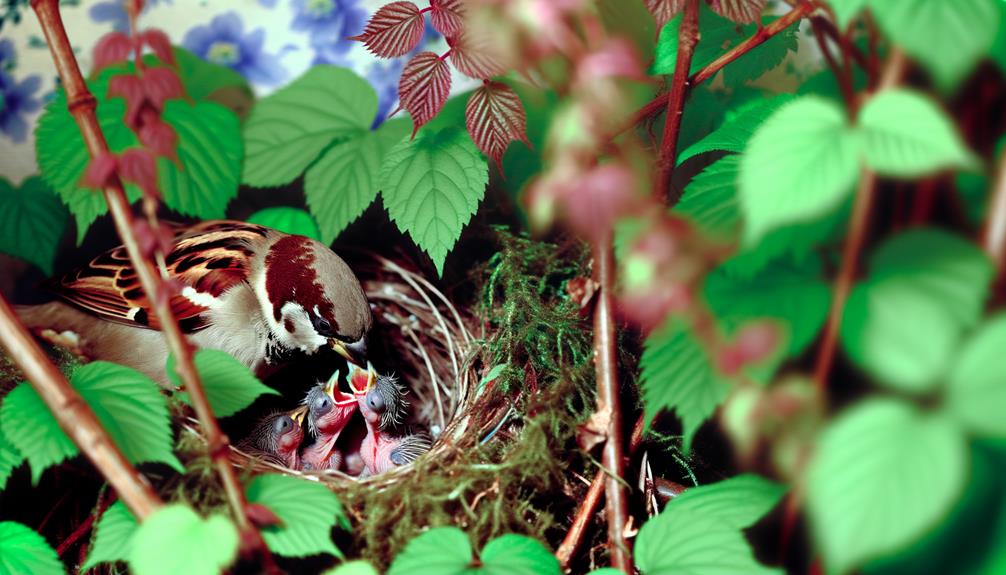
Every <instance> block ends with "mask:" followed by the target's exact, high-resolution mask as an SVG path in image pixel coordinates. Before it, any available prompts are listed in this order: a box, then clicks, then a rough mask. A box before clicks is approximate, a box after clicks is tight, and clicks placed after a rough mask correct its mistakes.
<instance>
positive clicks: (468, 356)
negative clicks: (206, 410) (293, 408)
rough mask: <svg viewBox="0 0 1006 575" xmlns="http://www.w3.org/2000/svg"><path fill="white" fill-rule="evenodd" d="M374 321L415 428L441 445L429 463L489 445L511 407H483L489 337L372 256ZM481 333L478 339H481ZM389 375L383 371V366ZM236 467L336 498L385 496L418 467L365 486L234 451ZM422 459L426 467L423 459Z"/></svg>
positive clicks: (420, 281)
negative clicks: (290, 478) (366, 490)
mask: <svg viewBox="0 0 1006 575" xmlns="http://www.w3.org/2000/svg"><path fill="white" fill-rule="evenodd" d="M354 264H355V265H354V270H355V271H356V272H357V275H358V276H359V277H360V278H361V283H362V284H363V288H364V291H365V292H366V293H367V297H368V298H369V300H370V304H371V308H372V310H373V313H374V322H375V326H374V330H373V332H372V333H374V334H375V335H377V336H378V337H375V338H372V339H373V340H380V341H381V342H384V345H387V346H389V347H390V348H391V350H392V351H393V354H394V357H395V358H396V363H395V366H394V368H395V369H394V370H395V372H396V374H397V375H398V377H399V382H400V383H402V384H403V385H405V386H406V387H407V388H408V390H409V392H408V396H407V397H408V400H409V403H410V405H409V411H410V414H409V417H408V418H407V419H408V422H409V423H410V424H411V425H412V427H414V428H416V430H422V431H427V432H429V433H430V434H431V435H432V437H433V439H434V441H433V446H432V448H431V449H430V451H429V452H428V453H427V454H425V455H423V456H422V458H431V457H432V458H437V457H442V456H443V455H445V452H448V451H450V450H454V449H459V448H463V447H465V446H466V445H471V444H473V443H475V442H479V441H483V440H486V439H487V438H488V436H490V435H491V433H492V431H493V430H494V429H495V428H496V427H497V426H498V424H499V423H500V422H501V421H502V418H503V417H504V414H505V412H506V409H507V406H506V405H501V404H500V402H496V401H492V402H489V401H479V399H480V393H479V392H480V389H479V385H478V384H479V381H480V368H481V362H480V361H479V354H480V349H481V348H480V346H479V342H480V341H482V339H483V337H484V334H482V333H479V332H478V331H477V330H476V329H475V325H476V322H475V320H474V319H473V318H472V316H471V315H470V314H468V313H467V312H466V311H464V310H459V309H458V308H457V307H455V306H454V304H453V303H452V302H451V301H450V300H449V299H448V298H447V296H445V295H444V294H443V293H442V292H441V291H440V290H438V289H437V288H436V287H435V286H434V285H433V284H432V283H430V282H429V281H428V280H427V279H426V278H425V277H423V276H422V275H421V274H419V273H417V272H415V271H411V270H409V269H406V268H405V267H403V266H402V265H399V264H397V263H395V262H393V261H392V260H390V259H388V258H385V257H383V256H379V255H376V254H372V253H367V254H363V255H361V257H360V261H359V262H354ZM476 333H478V336H476ZM376 367H377V369H378V371H380V372H386V371H388V370H387V369H385V368H384V366H376ZM232 450H233V452H232V460H233V461H234V462H235V463H236V464H237V465H239V466H241V467H243V468H246V469H250V470H251V471H252V472H253V473H257V472H281V473H287V474H292V475H299V476H303V477H307V478H313V479H315V480H318V481H321V482H323V483H325V484H327V485H329V486H330V487H332V488H333V489H334V490H336V491H339V490H340V488H349V487H359V486H367V487H370V488H375V489H379V488H382V487H385V486H388V485H389V484H391V483H393V482H395V481H396V480H398V479H400V478H401V476H402V475H403V474H408V473H412V472H413V465H411V464H410V465H405V466H402V467H399V468H396V469H393V470H391V471H388V472H385V473H382V474H379V475H374V476H370V477H365V478H356V477H352V476H349V475H346V474H345V473H342V472H339V471H331V470H329V471H297V470H291V469H288V468H286V467H283V466H280V465H276V464H274V463H271V462H268V461H263V460H261V459H260V458H256V457H254V456H252V455H249V454H247V453H245V452H243V451H241V450H239V449H237V448H234V447H232ZM422 458H421V459H422Z"/></svg>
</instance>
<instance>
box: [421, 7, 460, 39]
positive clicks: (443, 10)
mask: <svg viewBox="0 0 1006 575" xmlns="http://www.w3.org/2000/svg"><path fill="white" fill-rule="evenodd" d="M430 8H432V10H431V11H430V22H431V23H432V24H433V27H434V28H436V30H437V32H440V33H441V34H443V35H444V36H457V35H458V34H460V33H461V28H462V26H464V22H465V7H464V4H463V3H462V0H430Z"/></svg>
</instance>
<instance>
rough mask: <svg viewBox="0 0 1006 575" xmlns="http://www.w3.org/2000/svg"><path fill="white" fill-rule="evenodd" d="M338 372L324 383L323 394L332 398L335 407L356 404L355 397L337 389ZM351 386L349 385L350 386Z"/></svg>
mask: <svg viewBox="0 0 1006 575" xmlns="http://www.w3.org/2000/svg"><path fill="white" fill-rule="evenodd" d="M339 375H340V372H339V370H335V373H333V374H332V377H330V378H328V382H326V383H325V394H326V395H328V396H329V397H330V398H332V401H333V402H335V404H336V405H347V404H350V403H355V402H356V397H354V396H353V394H352V393H346V392H344V391H342V390H341V389H339ZM352 385H353V384H352V383H350V386H352Z"/></svg>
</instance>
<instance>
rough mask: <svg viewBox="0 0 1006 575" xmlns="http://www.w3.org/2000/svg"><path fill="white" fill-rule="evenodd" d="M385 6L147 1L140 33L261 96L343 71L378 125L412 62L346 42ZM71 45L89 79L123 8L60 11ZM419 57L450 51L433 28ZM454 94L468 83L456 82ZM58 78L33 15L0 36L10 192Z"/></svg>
mask: <svg viewBox="0 0 1006 575" xmlns="http://www.w3.org/2000/svg"><path fill="white" fill-rule="evenodd" d="M383 4H384V1H383V0H146V7H145V9H144V11H143V13H142V15H141V17H140V27H141V28H144V27H156V28H160V29H162V30H164V31H165V32H166V33H167V34H168V35H169V36H170V37H171V41H172V43H175V44H179V45H181V46H183V47H185V48H187V49H188V50H190V51H192V52H194V53H196V54H197V55H199V56H202V57H203V58H205V59H207V60H211V61H214V62H217V63H220V64H224V65H227V66H229V67H231V68H233V69H235V70H237V71H238V72H240V73H241V74H242V75H243V76H244V77H245V78H247V79H248V81H249V83H250V84H251V85H252V87H253V89H254V90H255V92H256V94H257V95H259V96H264V95H267V94H269V93H270V92H272V91H273V90H276V89H277V88H279V87H281V86H283V85H284V84H286V83H288V82H290V81H291V80H293V79H296V78H297V77H298V76H300V74H302V73H303V72H304V71H305V70H306V69H307V68H308V67H309V66H311V65H312V64H314V63H326V64H334V65H339V66H345V67H349V68H352V69H354V70H356V71H357V72H358V73H359V74H360V75H362V76H365V77H366V78H367V79H369V80H370V82H371V83H372V84H373V86H374V88H375V90H377V93H378V96H379V99H380V113H379V114H378V117H379V118H381V117H383V115H386V114H387V113H389V112H391V111H392V110H393V109H394V108H395V107H396V104H397V101H398V95H397V87H398V78H399V76H400V75H401V70H402V67H403V66H404V64H405V62H406V61H408V56H404V57H402V58H399V59H395V60H379V59H378V58H376V57H375V56H373V55H372V54H370V53H369V52H367V50H366V49H365V48H364V47H363V45H362V44H361V43H359V42H352V41H348V40H346V38H347V37H349V36H355V35H356V34H359V33H360V32H362V31H363V27H364V24H365V23H366V21H367V19H368V18H369V17H370V14H371V13H372V12H373V11H374V10H376V9H378V8H380V7H381V6H382V5H383ZM62 13H63V19H64V23H65V24H66V27H67V33H68V35H69V37H70V42H71V43H72V44H73V46H74V49H75V50H76V52H77V57H78V59H79V61H80V64H81V67H82V69H83V70H85V72H86V71H87V70H89V69H90V66H91V50H92V48H93V46H94V44H95V43H96V42H97V41H98V39H99V38H101V36H102V35H104V34H105V33H107V32H109V31H111V30H113V29H122V30H124V29H125V28H126V27H127V20H126V14H125V10H124V8H123V3H122V1H121V0H77V1H64V2H63V3H62ZM417 50H434V51H437V52H443V51H444V50H446V43H445V42H444V40H443V38H441V37H440V36H439V35H438V34H437V33H436V32H435V31H434V30H433V29H432V28H431V27H429V26H427V33H426V37H425V38H424V39H423V42H422V43H421V44H420V46H419V48H417ZM454 80H455V81H454V84H453V86H454V91H458V90H463V89H465V88H466V87H467V86H469V85H470V84H471V82H470V81H466V80H465V79H464V78H463V77H459V76H457V75H456V76H455V78H454ZM55 81H56V70H55V68H54V66H53V64H52V60H51V57H50V55H49V51H48V49H47V47H46V45H45V43H44V41H43V40H42V31H41V29H40V28H39V25H38V21H37V20H36V19H35V15H34V13H33V12H31V10H30V9H25V10H24V11H23V13H22V19H21V21H20V22H19V23H17V24H15V23H13V22H10V21H6V22H4V25H3V28H2V29H0V176H2V177H5V178H7V179H9V180H11V181H12V182H14V183H15V184H18V183H19V182H20V181H21V180H23V179H24V178H26V177H28V176H30V175H32V174H35V173H37V171H38V169H37V167H36V164H35V141H34V136H33V134H32V131H33V128H34V125H35V123H36V122H37V121H38V117H39V115H40V114H41V112H42V108H43V106H44V104H45V102H46V101H47V100H48V98H50V97H51V96H52V93H53V89H54V87H55Z"/></svg>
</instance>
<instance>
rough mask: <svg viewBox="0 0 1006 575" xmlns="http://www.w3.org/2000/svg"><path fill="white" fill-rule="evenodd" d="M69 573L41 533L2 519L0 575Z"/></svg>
mask: <svg viewBox="0 0 1006 575" xmlns="http://www.w3.org/2000/svg"><path fill="white" fill-rule="evenodd" d="M25 573H31V574H32V575H51V574H53V573H59V574H63V573H66V568H65V567H63V562H62V561H60V560H59V557H58V556H57V555H56V552H55V551H53V549H52V547H50V546H49V544H48V543H46V541H45V538H43V537H42V536H41V535H39V534H38V533H35V532H34V531H32V530H31V529H29V528H28V527H26V526H24V525H21V524H20V523H15V522H13V521H3V522H0V575H24V574H25Z"/></svg>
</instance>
